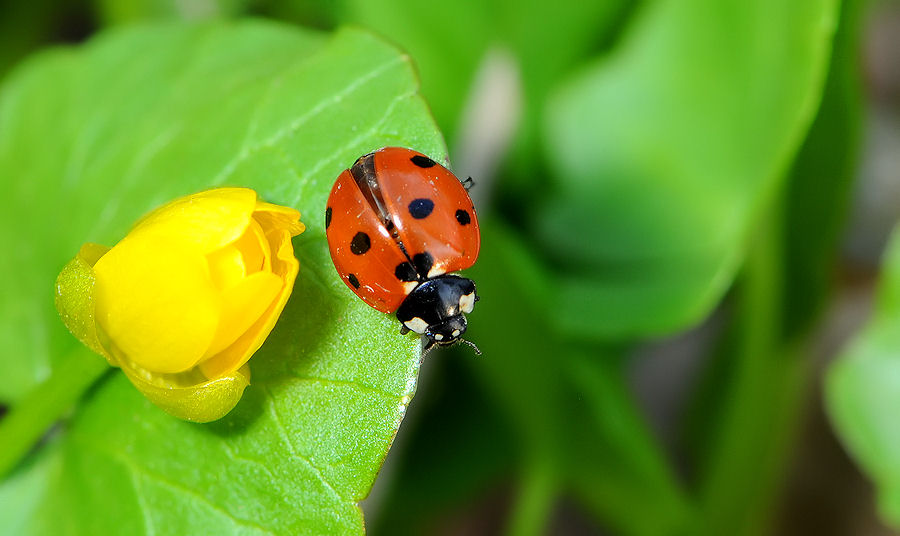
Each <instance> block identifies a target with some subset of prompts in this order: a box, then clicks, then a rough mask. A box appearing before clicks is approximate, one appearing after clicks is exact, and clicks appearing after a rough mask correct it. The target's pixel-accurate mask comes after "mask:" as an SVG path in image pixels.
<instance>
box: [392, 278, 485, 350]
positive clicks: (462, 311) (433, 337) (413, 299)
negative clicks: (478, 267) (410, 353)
mask: <svg viewBox="0 0 900 536" xmlns="http://www.w3.org/2000/svg"><path fill="white" fill-rule="evenodd" d="M476 301H478V294H476V292H475V283H474V282H472V280H471V279H466V278H464V277H459V276H456V275H441V276H438V277H435V278H433V279H429V280H427V281H425V282H424V283H422V284H420V285H419V286H417V287H416V288H415V289H414V290H413V291H412V292H411V293H410V294H409V296H407V297H406V299H405V300H403V303H402V304H401V305H400V308H399V309H397V319H398V320H400V322H401V323H402V324H403V327H404V330H410V331H415V332H416V333H418V334H420V335H424V336H425V338H426V339H427V340H428V342H427V343H426V344H425V350H426V351H427V350H430V349H431V348H432V347H433V346H435V345H439V346H449V345H451V344H455V343H457V342H465V343H467V344H469V345H470V346H472V347H474V348H475V351H476V352H478V348H477V347H476V346H475V345H474V344H472V343H471V342H469V341H466V340H465V339H463V338H462V336H463V334H464V333H465V332H466V327H467V326H468V324H467V322H466V316H465V315H466V314H468V313H471V312H472V309H473V308H474V306H475V302H476ZM478 353H481V352H478Z"/></svg>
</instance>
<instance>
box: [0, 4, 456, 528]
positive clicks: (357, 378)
mask: <svg viewBox="0 0 900 536" xmlns="http://www.w3.org/2000/svg"><path fill="white" fill-rule="evenodd" d="M136 58H139V61H136ZM386 144H401V145H406V146H410V147H415V148H417V149H419V150H421V151H424V152H425V153H428V154H430V155H432V156H433V157H435V158H436V159H442V158H445V155H446V153H445V149H444V146H443V141H442V139H441V136H440V134H439V133H438V131H437V130H436V128H435V126H434V124H433V122H432V120H431V118H430V116H429V114H428V112H427V109H426V107H425V104H424V102H423V101H422V99H421V98H420V97H419V95H418V93H417V81H416V78H415V75H414V73H413V70H412V66H411V64H410V63H409V61H408V59H407V58H406V57H405V56H403V55H401V54H400V53H399V52H398V51H397V50H396V49H395V48H393V47H392V46H389V45H387V44H385V43H384V42H382V41H381V40H379V39H377V38H375V37H373V36H372V35H370V34H368V33H366V32H362V31H358V30H354V31H341V32H338V33H336V34H335V35H333V36H329V35H326V34H320V33H316V32H310V31H301V30H299V29H296V28H292V27H289V26H285V25H281V24H275V23H267V22H243V23H215V24H203V25H192V26H185V25H181V24H162V25H140V26H132V27H128V28H125V29H121V30H113V31H110V32H106V33H103V34H101V35H99V36H97V37H96V38H94V39H92V40H91V41H90V42H89V43H88V44H86V45H84V46H83V47H79V48H74V49H55V50H50V51H47V52H45V53H43V54H40V55H38V56H36V57H33V58H31V59H30V60H29V61H27V62H26V63H25V64H24V65H22V66H20V67H19V68H17V69H16V70H15V71H14V72H13V73H12V74H11V75H10V76H9V77H8V78H7V80H6V83H5V84H4V85H3V87H2V90H0V177H3V182H4V192H5V194H6V195H5V196H4V197H3V200H2V203H3V210H2V211H0V212H2V215H0V233H2V243H3V244H4V245H5V247H6V251H7V254H5V255H4V256H3V260H2V262H0V274H2V277H0V280H2V281H3V283H2V292H0V295H2V297H3V299H2V301H0V343H2V345H3V346H4V348H6V349H7V353H6V355H7V356H15V359H9V358H7V359H3V360H0V377H3V378H4V382H3V383H2V390H0V397H2V400H3V401H4V402H5V403H7V404H10V405H11V406H12V412H11V413H10V414H9V415H8V416H7V417H6V418H4V420H3V421H0V434H2V433H3V431H4V428H3V425H9V424H10V423H12V422H14V421H16V422H21V421H22V418H21V417H19V416H27V415H28V414H29V411H31V410H32V408H31V407H30V406H29V405H28V403H29V402H34V401H35V400H34V398H35V397H34V396H31V395H27V394H28V393H33V392H37V393H40V394H42V395H45V397H49V398H52V397H53V396H55V395H56V394H57V393H55V392H46V391H45V392H41V391H40V389H41V386H42V385H45V384H41V383H39V382H41V381H42V380H44V379H45V378H47V377H50V378H51V379H54V376H53V375H54V374H61V373H62V371H67V370H71V369H70V368H67V367H66V365H65V364H66V362H67V360H69V361H71V360H96V359H101V358H100V357H98V356H93V355H90V354H89V352H88V351H87V350H86V349H81V348H78V343H77V341H76V340H75V339H74V338H73V337H72V336H71V335H70V334H68V333H67V332H66V331H65V328H63V326H62V324H61V322H60V320H59V318H58V317H57V314H56V313H55V312H54V311H53V285H52V281H53V280H54V277H55V274H56V272H58V271H59V269H60V268H61V267H62V265H63V264H64V263H65V262H66V258H67V257H68V256H71V255H72V254H73V253H74V252H75V251H77V249H78V247H79V244H80V243H81V242H83V241H86V240H91V241H96V242H100V243H107V244H111V243H114V242H115V241H116V240H117V239H118V238H119V237H121V236H123V235H124V234H125V232H126V231H127V229H128V226H129V225H130V224H131V223H132V222H133V221H135V220H136V219H137V218H138V217H139V216H141V215H142V214H144V213H145V212H147V211H148V210H149V209H151V208H153V207H155V206H157V205H160V204H161V203H163V202H165V201H167V200H169V199H172V198H174V197H177V196H181V195H184V194H187V193H190V192H194V191H198V190H202V189H205V188H209V187H212V186H219V185H240V186H247V187H252V188H254V189H256V190H257V191H258V192H259V193H260V195H261V197H262V198H263V199H266V200H269V201H272V202H277V203H280V204H284V205H289V206H293V207H296V208H298V209H299V210H300V211H301V212H302V214H303V219H304V221H305V222H306V224H307V226H308V230H307V232H306V233H304V234H303V236H301V237H298V238H297V239H295V244H294V246H295V250H296V252H297V255H298V257H299V259H300V264H301V268H300V275H299V276H298V280H297V285H296V288H295V290H294V294H293V296H292V298H291V300H290V302H289V304H288V306H287V308H286V309H285V312H284V314H283V315H282V317H281V319H280V322H279V324H278V326H277V327H276V329H275V331H274V332H273V334H272V335H271V336H270V338H269V340H268V341H267V343H266V344H265V345H264V346H263V348H262V349H261V350H260V352H259V353H258V354H257V355H256V356H255V357H254V359H253V360H252V361H251V368H252V369H253V378H252V385H251V387H249V388H248V390H247V391H246V393H245V395H244V399H243V400H242V401H241V402H240V403H239V405H238V407H237V408H236V409H235V411H234V412H233V413H232V414H231V415H229V416H228V417H226V418H225V419H224V420H222V421H220V422H218V423H215V424H213V425H209V426H202V425H195V424H190V423H186V422H182V421H179V420H177V419H173V418H171V417H168V416H167V415H165V414H164V413H162V412H161V411H160V410H159V409H158V408H156V407H154V406H152V405H151V404H150V403H149V402H147V401H146V400H145V399H144V398H143V397H142V396H141V395H140V394H139V393H138V392H137V391H135V390H134V389H133V388H132V387H131V386H130V384H129V383H128V381H127V380H126V379H125V378H124V377H122V376H121V375H120V374H112V375H111V377H109V378H107V379H106V380H105V381H102V382H101V383H100V384H98V385H97V387H96V388H95V389H93V390H92V391H91V392H90V393H89V395H88V396H87V398H86V399H85V400H84V401H83V402H82V404H81V405H80V407H79V408H78V410H77V411H76V412H75V413H74V415H73V417H72V418H71V419H67V420H65V421H64V422H63V425H62V426H61V427H59V428H57V429H56V431H55V433H54V434H53V435H52V436H51V437H50V438H48V440H47V442H46V444H45V445H43V446H42V448H40V449H39V450H38V451H37V452H36V453H35V454H34V455H33V456H32V457H30V458H29V459H28V462H27V463H26V464H25V465H23V466H20V468H19V470H18V471H17V472H15V473H14V474H13V475H12V476H11V478H9V479H8V480H6V481H5V482H4V483H3V484H2V486H0V526H2V527H7V528H9V527H13V528H14V530H13V532H16V533H32V534H43V533H46V534H57V533H59V531H60V530H61V527H68V529H67V530H70V531H71V532H73V533H81V534H137V533H142V532H143V533H148V534H152V533H154V532H160V531H162V532H169V531H174V532H178V533H234V532H250V533H256V532H261V533H271V532H276V533H291V534H299V533H307V534H329V533H330V534H335V533H342V534H345V533H359V532H362V530H363V520H362V516H361V514H360V512H359V509H358V507H357V504H356V503H357V502H358V501H359V500H361V499H362V498H363V497H364V496H365V495H366V494H367V493H368V489H369V487H370V486H371V485H372V482H373V480H374V478H375V474H376V473H377V471H378V469H379V467H380V465H381V463H382V460H383V458H384V456H385V453H386V452H387V450H388V448H389V446H390V444H391V442H392V439H393V436H394V434H395V433H396V430H397V428H398V426H399V425H400V421H401V420H402V418H403V416H404V414H405V411H406V407H407V405H408V404H409V402H410V400H411V398H412V396H413V394H414V391H415V386H416V376H417V372H418V367H419V357H420V351H419V347H420V343H419V341H418V339H416V338H415V337H411V336H407V337H403V336H400V335H399V334H398V328H397V326H396V321H395V320H394V319H393V318H390V317H388V316H385V315H381V314H379V313H377V312H376V311H373V310H371V309H369V308H368V307H367V306H366V305H365V304H363V303H362V302H360V301H359V300H357V299H356V298H355V296H354V295H353V294H352V293H351V292H349V291H348V290H347V289H346V287H345V285H344V284H343V283H341V281H340V279H339V278H338V276H337V274H336V272H335V271H334V268H333V266H332V264H331V260H330V258H329V254H328V251H327V246H326V244H325V237H324V229H323V223H322V219H321V218H322V214H323V213H324V204H325V198H326V196H327V192H328V189H329V188H330V185H331V183H332V182H333V179H334V177H336V176H337V174H338V173H339V172H340V171H341V170H342V169H344V168H345V167H347V166H348V165H349V164H351V163H352V162H353V161H354V159H355V158H357V157H358V156H359V155H360V154H364V153H366V152H368V151H370V150H372V149H375V148H377V147H381V146H383V145H386ZM25 266H27V267H28V268H27V269H23V267H25ZM56 381H57V382H58V381H62V382H65V381H66V380H65V378H63V379H62V380H59V379H58V378H56ZM35 388H36V389H37V391H32V389H35ZM26 395H27V396H26ZM62 409H65V408H62ZM33 425H34V426H37V425H39V424H38V423H33ZM3 437H4V438H5V439H4V441H6V440H9V439H10V437H9V435H8V434H7V435H6V436H3Z"/></svg>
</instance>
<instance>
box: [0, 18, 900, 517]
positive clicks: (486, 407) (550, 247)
mask: <svg viewBox="0 0 900 536" xmlns="http://www.w3.org/2000/svg"><path fill="white" fill-rule="evenodd" d="M0 9H2V16H0V73H8V72H11V70H14V69H15V67H14V66H15V65H16V64H17V63H18V62H19V61H20V60H22V59H23V58H24V57H26V56H27V55H28V54H30V53H32V52H34V51H37V50H39V49H42V48H44V47H48V46H53V45H59V44H72V43H79V42H81V41H83V40H87V39H90V38H91V37H92V36H93V35H95V34H97V33H98V32H103V31H104V30H106V29H108V28H110V27H123V28H124V27H127V26H128V25H134V24H146V23H150V22H154V21H185V22H186V23H193V22H198V21H207V20H214V19H237V18H244V17H255V18H264V19H275V20H279V21H283V22H284V23H286V24H290V25H298V26H302V27H306V28H313V29H317V30H322V31H326V32H330V31H332V30H335V29H337V28H339V27H343V26H346V25H351V26H354V27H361V28H365V29H368V30H371V31H373V32H374V33H376V34H378V35H380V36H382V37H384V38H385V39H386V40H387V41H389V42H392V43H394V44H396V45H397V46H398V47H400V48H401V49H403V50H405V51H406V52H407V53H408V54H409V56H410V58H411V59H412V61H413V63H414V65H415V66H416V68H417V70H418V74H419V76H420V79H421V92H422V94H423V96H424V98H425V100H426V101H427V103H428V105H429V106H430V109H431V112H432V113H433V115H434V119H435V120H436V122H437V124H438V126H439V127H440V129H441V131H442V132H443V134H444V138H445V140H446V143H447V147H448V150H449V156H450V161H451V165H452V168H453V169H454V171H455V172H456V173H457V174H458V175H459V176H460V177H464V176H472V177H474V178H475V181H476V185H477V186H476V187H475V189H474V190H473V191H472V193H473V198H474V199H475V201H476V206H477V209H478V212H479V216H480V219H481V221H482V225H483V233H484V235H483V250H482V254H481V258H480V259H479V261H478V263H477V265H476V266H475V267H474V268H473V269H472V270H471V271H470V272H469V273H468V276H469V277H471V278H473V279H474V280H475V281H476V282H477V284H478V285H479V293H480V294H481V295H482V297H483V298H484V299H483V300H482V301H481V302H479V305H478V308H476V311H475V312H474V313H473V314H472V316H471V318H470V338H471V340H473V341H475V342H476V343H477V344H478V345H479V347H480V348H481V350H482V351H483V355H482V356H480V357H477V358H473V356H472V355H471V351H470V350H469V349H468V348H453V349H451V350H442V351H437V352H434V353H433V354H431V355H429V357H428V359H427V360H426V361H425V362H424V364H423V366H422V370H421V373H420V379H419V385H418V390H417V395H416V398H415V400H414V402H413V403H412V405H411V406H410V409H409V412H408V414H407V416H406V418H405V420H404V422H403V425H402V426H401V427H400V430H399V433H398V435H397V437H396V440H395V442H394V445H393V447H392V449H391V451H390V453H389V455H388V457H387V460H386V462H385V465H384V467H383V469H382V471H381V473H380V474H379V477H378V480H377V481H376V483H375V487H374V489H373V491H372V493H371V494H370V496H369V497H368V498H367V499H366V501H365V502H364V503H363V510H364V512H365V518H366V526H367V528H368V531H369V533H371V534H390V535H396V534H467V535H468V534H500V533H509V534H625V535H651V534H659V535H667V534H673V535H674V534H710V535H719V534H785V535H787V534H816V535H847V534H854V535H855V534H872V535H877V534H892V533H894V532H893V531H892V529H891V528H889V527H891V526H893V527H896V528H900V424H898V423H900V419H897V417H896V415H897V411H898V409H897V408H900V406H898V405H897V404H896V403H894V402H898V401H900V337H898V336H897V335H894V333H897V332H900V330H898V329H897V328H898V323H900V306H898V304H900V299H897V298H896V296H898V295H897V288H900V287H898V286H897V281H898V279H897V278H898V277H900V253H897V252H898V251H900V244H898V245H896V246H894V248H893V250H892V251H894V254H893V255H888V256H886V257H885V260H884V261H882V253H883V250H884V249H885V247H887V246H886V245H887V244H888V241H889V239H888V237H889V234H890V232H891V229H892V228H893V226H894V223H895V222H896V220H897V217H898V216H900V208H898V207H900V157H898V155H900V3H897V2H894V1H887V0H882V1H877V0H872V1H865V0H844V1H843V2H837V1H833V0H797V1H794V2H783V1H781V0H759V1H755V2H741V1H737V0H733V1H726V2H723V1H716V0H705V1H704V0H690V1H683V2H679V1H661V0H660V1H649V0H648V1H643V2H626V1H623V0H602V1H594V2H579V1H574V0H571V1H570V0H564V1H561V2H551V3H536V2H535V3H520V2H512V1H509V0H489V1H475V0H459V1H453V2H440V3H431V2H415V1H412V0H334V1H319V2H302V1H287V2H276V1H274V0H268V1H267V0H257V1H252V0H247V1H245V0H228V1H218V2H217V1H215V0H182V1H174V0H173V1H166V0H147V1H136V2H118V1H114V0H96V1H94V2H90V1H82V0H79V1H76V2H58V1H55V0H35V1H32V2H12V3H8V4H7V5H4V6H3V7H2V8H0ZM134 61H136V62H140V61H141V58H140V57H136V58H134ZM347 75H348V76H352V75H353V73H347ZM0 76H3V75H2V74H0ZM2 119H3V117H2V114H0V125H2V124H3V122H2ZM48 158H52V155H48ZM3 179H4V180H13V179H12V178H10V177H4V178H3ZM313 217H314V216H313ZM882 273H885V274H887V276H886V277H884V278H882V279H883V281H884V282H883V283H882V284H881V285H880V286H879V284H878V280H879V276H880V274H882ZM873 304H875V305H874V306H873ZM873 311H874V313H873ZM870 318H871V320H869V319H870ZM867 322H868V324H867ZM848 341H850V342H849V343H848ZM836 359H837V361H835V360H836ZM0 423H2V421H0ZM2 531H3V528H2V527H0V532H2Z"/></svg>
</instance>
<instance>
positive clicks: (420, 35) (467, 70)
mask: <svg viewBox="0 0 900 536" xmlns="http://www.w3.org/2000/svg"><path fill="white" fill-rule="evenodd" d="M295 3H296V4H299V5H303V4H304V3H303V2H295ZM628 4H629V3H628V2H625V1H623V0H603V1H594V2H582V1H580V0H564V1H562V2H516V1H514V0H487V1H484V0H457V1H454V2H417V1H415V0H399V1H398V0H342V1H339V2H337V5H338V6H339V7H340V9H339V11H340V16H341V17H342V19H343V20H348V21H354V22H356V23H358V24H362V25H365V26H366V27H369V28H372V29H373V30H376V31H378V32H380V33H381V34H383V35H385V36H387V37H389V38H390V39H392V40H395V41H396V42H397V43H399V44H400V45H401V46H403V47H404V48H405V49H406V50H408V51H409V52H410V54H412V56H413V57H414V58H416V61H417V64H418V66H419V68H420V69H421V73H422V91H423V93H424V95H425V96H426V97H427V98H428V102H429V103H430V104H431V105H432V106H433V108H434V113H435V117H436V119H437V121H438V124H440V125H441V127H442V128H443V129H444V130H445V132H446V133H447V135H448V136H451V139H455V131H456V129H457V127H458V126H459V122H460V119H461V113H462V110H463V107H464V106H465V104H466V99H467V98H468V97H469V96H470V95H469V91H470V88H471V85H472V83H473V81H474V78H475V76H476V72H477V70H478V69H479V67H480V65H481V63H482V62H483V61H484V59H485V55H486V54H487V52H488V51H489V50H490V49H492V48H500V49H504V50H508V51H509V52H511V56H512V59H513V61H514V62H515V64H516V65H515V67H516V68H517V69H518V70H520V75H521V82H522V86H523V87H522V90H523V93H524V95H523V97H524V105H525V108H526V110H525V112H526V114H525V117H524V121H523V124H522V125H521V128H520V129H519V132H518V133H519V136H520V138H523V139H521V140H520V141H523V147H527V152H526V151H523V152H522V153H523V154H522V157H523V159H525V160H527V161H528V162H532V161H533V158H534V156H535V155H536V154H538V151H537V150H536V147H535V145H536V144H535V143H534V142H535V141H536V137H537V136H536V135H535V131H536V125H537V123H538V122H539V117H540V111H541V110H542V109H543V107H544V104H545V99H546V95H547V92H548V91H549V89H550V88H551V87H552V86H553V85H554V83H555V82H556V81H557V79H558V78H559V77H560V76H562V75H563V74H564V73H565V72H566V70H568V69H570V68H571V67H572V66H573V65H576V64H577V62H578V61H579V60H583V59H584V58H585V57H586V56H587V55H589V54H590V53H592V52H593V51H594V50H595V49H596V48H598V47H599V46H600V45H601V44H602V43H603V41H604V39H605V37H606V36H607V35H608V34H610V33H611V31H612V30H611V27H612V26H613V25H614V23H615V22H617V21H618V18H619V16H620V14H621V12H623V11H625V10H626V6H627V5H628ZM438 21H439V22H438ZM526 141H527V142H531V143H524V142H526ZM476 178H477V177H476ZM520 179H522V180H526V181H528V182H532V181H534V180H536V177H533V176H532V175H531V174H525V175H522V176H520Z"/></svg>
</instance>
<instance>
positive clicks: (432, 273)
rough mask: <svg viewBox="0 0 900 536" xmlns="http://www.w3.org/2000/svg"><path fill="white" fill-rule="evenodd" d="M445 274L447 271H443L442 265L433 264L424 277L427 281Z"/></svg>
mask: <svg viewBox="0 0 900 536" xmlns="http://www.w3.org/2000/svg"><path fill="white" fill-rule="evenodd" d="M446 273H447V270H445V269H444V267H443V265H440V264H435V265H434V266H432V267H431V270H428V273H427V274H426V277H428V279H431V278H434V277H437V276H439V275H444V274H446Z"/></svg>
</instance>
